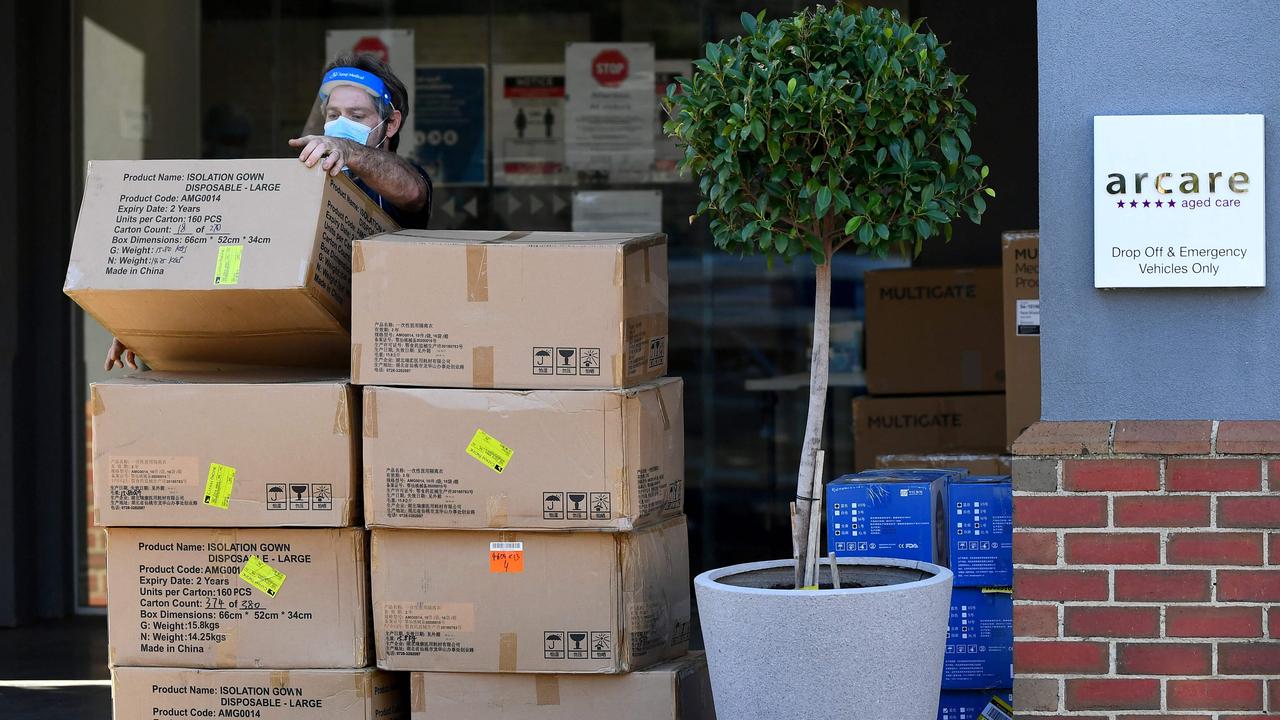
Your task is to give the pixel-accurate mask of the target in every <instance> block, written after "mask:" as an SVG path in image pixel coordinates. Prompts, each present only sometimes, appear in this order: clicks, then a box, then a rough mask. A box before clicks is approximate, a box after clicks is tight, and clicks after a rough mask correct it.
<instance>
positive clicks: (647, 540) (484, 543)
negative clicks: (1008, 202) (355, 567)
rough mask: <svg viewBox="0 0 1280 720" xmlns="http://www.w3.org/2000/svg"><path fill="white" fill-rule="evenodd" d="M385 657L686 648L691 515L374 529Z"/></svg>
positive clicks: (488, 665)
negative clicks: (543, 526)
mask: <svg viewBox="0 0 1280 720" xmlns="http://www.w3.org/2000/svg"><path fill="white" fill-rule="evenodd" d="M372 556H373V571H372V572H373V579H372V583H373V623H374V634H375V637H376V638H377V647H378V667H380V668H384V669H387V670H432V671H452V672H543V673H545V672H556V673H618V672H628V671H631V670H639V669H641V668H643V667H647V666H649V665H653V664H655V663H658V662H661V661H663V660H669V659H672V658H675V657H679V656H681V655H683V654H684V653H685V651H686V649H687V647H688V642H689V618H690V609H691V606H690V598H689V548H688V528H687V527H686V525H685V520H684V518H683V517H679V518H673V519H671V520H667V521H666V522H664V523H662V524H661V525H651V526H648V527H646V528H642V529H639V530H635V531H633V532H629V533H606V532H574V533H568V532H549V531H545V530H543V531H531V532H487V531H479V530H400V529H384V528H375V529H374V530H373V553H372Z"/></svg>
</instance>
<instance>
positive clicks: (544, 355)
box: [533, 350, 551, 365]
mask: <svg viewBox="0 0 1280 720" xmlns="http://www.w3.org/2000/svg"><path fill="white" fill-rule="evenodd" d="M533 356H534V357H535V358H537V360H536V361H535V362H537V363H538V364H539V365H541V364H542V363H543V361H544V360H546V359H547V358H549V357H551V353H549V352H547V351H546V350H539V351H538V352H536V353H534V354H533Z"/></svg>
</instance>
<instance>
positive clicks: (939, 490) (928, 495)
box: [825, 470, 954, 567]
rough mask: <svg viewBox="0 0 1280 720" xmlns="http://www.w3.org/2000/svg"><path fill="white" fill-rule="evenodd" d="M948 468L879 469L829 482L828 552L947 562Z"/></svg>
mask: <svg viewBox="0 0 1280 720" xmlns="http://www.w3.org/2000/svg"><path fill="white" fill-rule="evenodd" d="M953 475H954V473H951V472H948V471H945V470H916V471H911V470H897V471H894V470H881V471H873V472H871V473H866V474H862V473H860V474H857V475H846V476H844V477H841V478H837V479H836V480H833V481H832V482H830V483H828V484H827V487H826V490H825V497H826V504H827V552H834V553H835V554H836V555H837V556H838V557H882V558H897V559H901V560H920V561H923V562H930V563H935V564H937V565H941V566H943V567H946V565H947V541H946V531H945V528H944V527H943V524H942V523H943V521H944V519H945V513H946V510H945V504H946V497H947V496H946V486H947V481H948V480H949V479H950V478H951V477H952V476H953Z"/></svg>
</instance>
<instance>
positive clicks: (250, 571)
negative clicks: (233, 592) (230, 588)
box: [240, 555, 284, 597]
mask: <svg viewBox="0 0 1280 720" xmlns="http://www.w3.org/2000/svg"><path fill="white" fill-rule="evenodd" d="M240 579H241V580H243V581H245V582H247V583H249V584H250V585H252V586H254V587H255V588H257V589H259V590H261V591H262V592H264V593H266V594H268V595H270V596H271V597H275V596H276V595H277V594H278V593H279V592H280V586H282V585H284V573H282V572H280V571H279V570H276V569H275V568H273V567H271V566H270V565H268V564H266V563H264V562H262V558H260V557H258V556H257V555H250V556H249V561H248V562H246V563H245V564H244V567H243V568H241V570H240Z"/></svg>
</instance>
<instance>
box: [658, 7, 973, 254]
mask: <svg viewBox="0 0 1280 720" xmlns="http://www.w3.org/2000/svg"><path fill="white" fill-rule="evenodd" d="M742 25H743V28H744V29H745V31H746V33H745V34H744V35H742V36H740V37H736V38H733V39H731V40H727V41H724V42H719V43H708V44H707V46H706V57H705V58H701V59H699V60H697V61H695V62H694V67H695V70H694V72H693V76H692V77H688V78H685V77H682V78H679V79H678V81H677V83H675V84H672V85H671V86H670V87H668V88H667V93H666V98H665V100H664V104H665V106H666V108H667V110H668V114H669V117H670V120H668V121H667V122H666V124H665V127H664V129H665V131H666V133H667V134H668V135H670V136H672V137H674V138H676V139H677V140H678V141H679V142H680V143H681V144H682V145H683V146H684V150H685V154H684V158H683V159H682V160H681V169H682V170H687V171H689V172H691V173H692V174H693V175H694V176H695V177H696V178H697V180H698V183H699V187H700V189H701V191H702V195H703V199H702V201H701V202H700V203H699V205H698V210H697V214H698V215H707V216H709V218H710V227H711V232H712V235H713V237H714V238H715V243H716V245H717V246H719V247H721V248H722V249H725V250H728V251H731V252H737V253H741V254H755V253H764V254H766V255H770V256H773V257H781V258H783V259H785V260H788V261H789V260H791V259H792V258H795V257H796V256H798V255H801V254H809V255H811V256H812V257H813V259H814V262H816V263H818V264H822V263H825V262H826V261H827V260H828V259H829V258H830V255H831V254H832V253H834V252H836V251H838V250H839V249H840V248H841V247H843V246H844V245H846V244H848V243H853V244H854V246H855V247H856V249H857V251H858V252H860V253H872V254H875V255H878V256H881V257H884V256H886V255H887V254H888V253H889V252H890V251H892V250H896V251H898V252H901V253H902V254H904V255H913V254H918V253H919V252H920V250H921V248H922V247H923V243H924V241H926V240H928V239H930V238H933V237H935V236H945V237H946V238H947V239H950V237H951V226H950V222H951V220H952V218H955V217H958V216H959V215H960V214H961V213H964V214H965V215H966V216H967V217H968V218H969V219H970V220H971V221H973V222H974V223H978V222H980V220H981V216H982V213H983V211H984V210H985V209H986V201H985V199H984V198H983V195H984V194H985V195H988V196H994V195H995V191H994V190H992V189H991V188H989V187H986V184H985V183H986V177H987V168H986V166H984V165H983V164H982V160H981V158H979V157H978V156H977V155H975V154H973V153H972V152H971V144H972V143H971V140H970V131H971V128H972V126H973V123H974V116H975V114H976V111H975V109H974V106H973V104H972V103H970V102H969V101H968V100H966V99H965V98H964V81H965V77H964V76H960V75H956V74H955V73H954V72H952V71H951V70H950V69H948V67H947V65H946V62H945V61H946V49H945V46H944V45H943V44H942V43H941V42H939V41H938V38H937V37H936V36H935V35H934V34H933V33H931V32H921V31H920V27H921V21H917V22H915V23H914V24H910V25H908V24H906V23H904V22H903V21H902V20H901V18H900V16H899V15H898V13H897V11H887V10H876V9H873V8H868V9H866V10H863V11H862V12H856V13H852V14H848V13H846V12H845V11H844V10H842V9H840V8H832V9H827V8H825V7H822V6H817V7H815V8H812V9H808V10H804V11H801V12H800V13H798V14H796V15H795V16H792V17H789V18H785V19H781V20H771V21H768V22H765V20H764V13H763V12H761V13H760V15H758V16H752V15H750V14H747V13H743V15H742Z"/></svg>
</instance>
